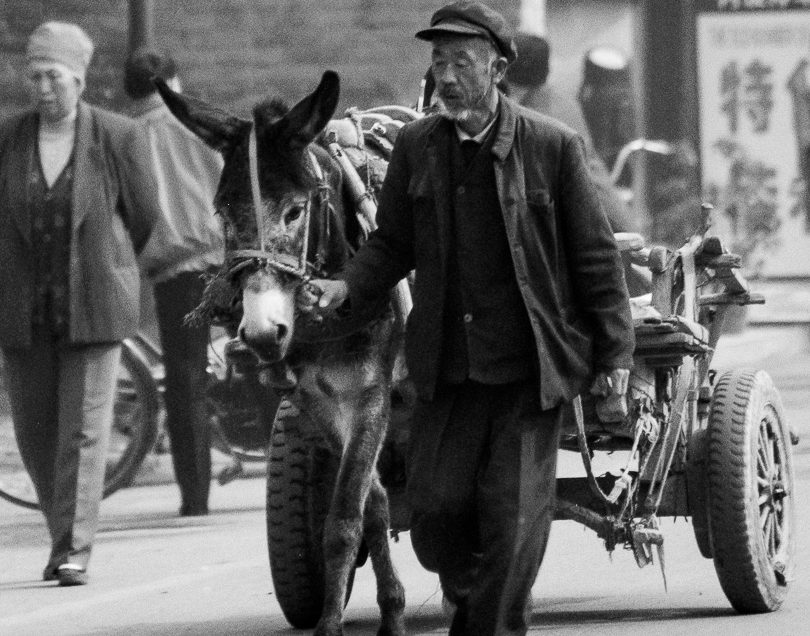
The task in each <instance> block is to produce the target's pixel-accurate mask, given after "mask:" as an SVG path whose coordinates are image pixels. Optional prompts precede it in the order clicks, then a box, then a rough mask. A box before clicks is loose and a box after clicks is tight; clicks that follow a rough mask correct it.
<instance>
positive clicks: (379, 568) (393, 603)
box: [363, 470, 405, 636]
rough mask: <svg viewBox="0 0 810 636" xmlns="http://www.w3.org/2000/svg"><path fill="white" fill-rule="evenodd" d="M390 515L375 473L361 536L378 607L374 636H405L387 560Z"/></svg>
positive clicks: (401, 601) (401, 600)
mask: <svg viewBox="0 0 810 636" xmlns="http://www.w3.org/2000/svg"><path fill="white" fill-rule="evenodd" d="M390 525H391V514H390V511H389V508H388V493H387V492H386V491H385V488H384V487H383V485H382V484H381V483H380V478H379V475H378V474H377V471H376V470H375V471H374V473H373V475H372V481H371V490H370V491H369V494H368V499H366V510H365V518H364V524H363V534H364V536H365V539H366V545H367V546H368V551H369V555H370V556H371V565H372V567H373V568H374V576H375V577H376V578H377V604H378V605H379V606H380V614H381V615H382V623H381V624H380V629H379V631H378V632H377V634H378V636H401V635H402V634H405V620H404V617H403V613H404V610H405V589H404V588H403V587H402V583H401V582H400V580H399V577H398V576H397V572H396V569H395V568H394V564H393V562H392V561H391V548H390V544H389V543H388V529H389V527H390Z"/></svg>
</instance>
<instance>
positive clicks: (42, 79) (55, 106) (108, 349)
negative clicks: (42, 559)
mask: <svg viewBox="0 0 810 636" xmlns="http://www.w3.org/2000/svg"><path fill="white" fill-rule="evenodd" d="M92 53H93V43H92V41H91V40H90V38H89V37H88V36H87V34H86V33H85V32H84V31H83V30H82V29H81V28H80V27H78V26H76V25H74V24H69V23H64V22H46V23H43V24H41V25H40V26H38V27H37V28H36V29H35V30H34V31H33V33H32V34H31V35H30V37H29V39H28V42H27V47H26V68H25V77H26V79H27V82H28V86H29V88H30V92H31V97H32V101H33V105H34V107H33V109H32V110H31V111H30V112H25V113H22V114H19V115H16V116H12V117H9V118H7V119H4V120H3V121H2V122H0V297H1V300H2V302H0V346H1V347H2V350H3V356H4V359H5V366H6V370H7V372H8V389H9V396H10V400H11V407H12V415H13V419H14V431H15V434H16V438H17V443H18V445H19V449H20V455H21V456H22V459H23V463H24V464H25V467H26V470H27V471H28V473H29V474H30V476H31V479H32V481H33V483H34V487H35V488H36V492H37V496H38V498H39V503H40V507H41V509H42V513H43V515H44V516H45V520H46V522H47V526H48V530H49V532H50V537H51V554H50V558H49V560H48V563H47V565H46V567H45V570H44V572H43V579H44V580H46V581H50V580H58V581H59V584H60V585H62V586H72V585H82V584H84V583H86V582H87V564H88V561H89V559H90V555H91V551H92V546H93V539H94V536H95V532H96V528H97V526H98V512H99V504H100V501H101V498H102V492H103V488H104V471H105V459H106V452H107V445H108V440H109V435H110V427H111V423H112V414H113V401H114V396H115V385H116V381H117V377H118V373H117V370H118V362H119V358H120V352H121V340H122V339H124V338H125V337H127V336H130V335H131V334H133V333H134V332H135V330H136V328H137V325H138V309H139V276H138V266H137V263H136V253H137V252H139V251H140V250H141V248H143V246H144V245H145V244H146V241H147V239H148V237H149V234H150V232H151V229H152V225H153V222H154V217H155V216H156V208H157V201H156V200H155V199H154V198H153V196H152V193H154V192H155V186H154V181H153V179H152V176H151V174H150V172H149V164H148V155H147V150H146V144H145V136H144V135H143V133H142V131H141V129H140V127H139V126H138V125H137V124H136V123H135V122H133V121H132V120H130V119H128V118H125V117H123V116H120V115H116V114H113V113H110V112H107V111H105V110H102V109H100V108H97V107H95V106H91V105H89V104H87V103H85V102H84V101H82V99H81V95H82V92H83V91H84V88H85V74H86V71H87V67H88V65H89V63H90V59H91V57H92Z"/></svg>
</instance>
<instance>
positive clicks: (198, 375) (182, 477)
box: [155, 272, 211, 515]
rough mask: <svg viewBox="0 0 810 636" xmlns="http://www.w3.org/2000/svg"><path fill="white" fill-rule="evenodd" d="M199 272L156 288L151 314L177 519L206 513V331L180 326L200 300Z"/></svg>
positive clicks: (208, 471) (208, 440)
mask: <svg viewBox="0 0 810 636" xmlns="http://www.w3.org/2000/svg"><path fill="white" fill-rule="evenodd" d="M204 287H205V282H204V281H203V279H202V277H201V273H200V272H183V273H181V274H178V275H177V276H174V277H173V278H171V279H169V280H167V281H165V282H162V283H157V284H156V285H155V309H156V312H157V318H158V325H159V327H160V342H161V346H162V348H163V364H164V368H165V369H166V391H165V393H164V400H165V403H166V429H167V431H168V433H169V443H170V445H171V451H172V461H173V463H174V474H175V477H176V479H177V485H178V486H179V487H180V498H181V507H180V512H181V514H191V515H194V514H204V513H206V512H208V494H209V491H210V489H211V427H210V423H209V421H208V409H207V407H206V402H205V391H206V385H207V371H206V369H207V367H208V339H209V336H208V326H207V325H194V326H192V325H188V324H185V323H184V319H185V317H186V314H188V313H189V312H190V311H191V310H192V309H194V308H195V307H196V306H197V305H198V304H199V302H200V299H201V298H202V293H203V289H204Z"/></svg>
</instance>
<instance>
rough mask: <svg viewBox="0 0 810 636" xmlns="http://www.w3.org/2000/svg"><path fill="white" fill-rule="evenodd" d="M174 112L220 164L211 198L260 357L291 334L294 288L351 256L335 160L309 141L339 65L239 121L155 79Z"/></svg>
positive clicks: (321, 121)
mask: <svg viewBox="0 0 810 636" xmlns="http://www.w3.org/2000/svg"><path fill="white" fill-rule="evenodd" d="M159 90H160V93H161V95H162V97H163V99H164V101H165V102H166V104H167V105H168V106H169V108H170V109H171V111H172V112H173V113H174V115H175V116H176V117H177V118H178V119H179V120H180V121H181V122H182V123H183V124H184V125H185V126H186V127H187V128H189V129H190V130H191V131H192V132H194V133H195V134H197V135H198V136H199V137H201V138H202V139H203V140H204V141H205V142H206V143H207V144H208V145H209V146H211V147H212V148H214V149H216V150H218V151H219V152H220V153H222V155H223V157H224V158H225V165H224V168H223V172H222V178H221V180H220V184H219V189H218V191H217V195H216V199H215V206H216V209H217V212H218V213H219V214H221V215H222V217H223V219H224V226H225V245H226V267H227V268H228V277H229V279H230V280H231V281H232V282H233V284H234V285H235V286H236V287H237V289H238V291H241V294H242V308H243V313H242V318H241V321H240V324H239V328H238V333H239V337H240V338H241V339H242V340H243V341H244V342H245V344H247V345H248V346H249V347H250V348H251V349H253V350H254V351H255V352H256V353H257V354H258V355H259V356H260V357H261V358H263V359H264V360H266V361H275V360H279V359H281V358H283V357H284V356H285V355H286V353H287V350H288V347H289V345H290V343H291V341H292V337H293V330H294V323H295V295H296V293H297V291H298V288H299V287H300V286H301V285H302V284H304V283H305V282H306V280H307V278H308V277H309V276H310V275H312V274H316V275H317V276H319V277H324V276H328V275H329V274H331V273H334V271H335V270H336V269H338V268H339V267H340V265H342V263H343V262H344V261H345V259H346V258H347V257H348V249H349V248H348V246H347V243H346V238H345V227H344V215H343V193H342V192H341V189H340V185H341V175H340V169H339V167H338V166H337V165H336V164H335V163H334V161H333V160H332V159H331V158H330V157H329V155H328V153H326V151H324V150H323V149H322V148H321V147H320V146H318V145H316V144H312V143H311V142H312V141H313V140H314V139H315V138H316V136H317V135H318V134H319V133H320V132H321V131H322V130H323V128H324V126H325V125H326V124H327V122H328V121H329V120H330V118H331V117H332V115H333V113H334V111H335V108H336V106H337V102H338V95H339V81H338V76H337V74H336V73H334V72H332V71H327V72H325V73H324V75H323V77H322V79H321V82H320V84H319V85H318V87H317V88H316V89H315V90H314V91H313V92H312V93H311V94H310V95H309V96H307V97H306V98H304V99H303V100H301V101H300V102H299V103H298V104H296V105H295V106H294V107H293V108H291V109H289V110H288V109H286V108H285V107H284V106H283V105H282V104H281V103H280V102H279V101H276V100H270V101H265V102H262V103H261V104H259V105H257V106H256V107H255V108H254V110H253V121H252V122H250V121H245V120H242V119H239V118H237V117H235V116H233V115H230V114H228V113H226V112H224V111H222V110H219V109H217V108H214V107H212V106H210V105H208V104H206V103H204V102H202V101H200V100H197V99H194V98H191V97H186V96H183V95H180V94H177V93H175V92H173V91H171V90H170V89H169V88H168V87H167V86H166V85H165V84H159Z"/></svg>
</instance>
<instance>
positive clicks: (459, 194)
mask: <svg viewBox="0 0 810 636" xmlns="http://www.w3.org/2000/svg"><path fill="white" fill-rule="evenodd" d="M464 192H466V190H464V186H459V187H458V188H456V194H458V196H463V195H464Z"/></svg>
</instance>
